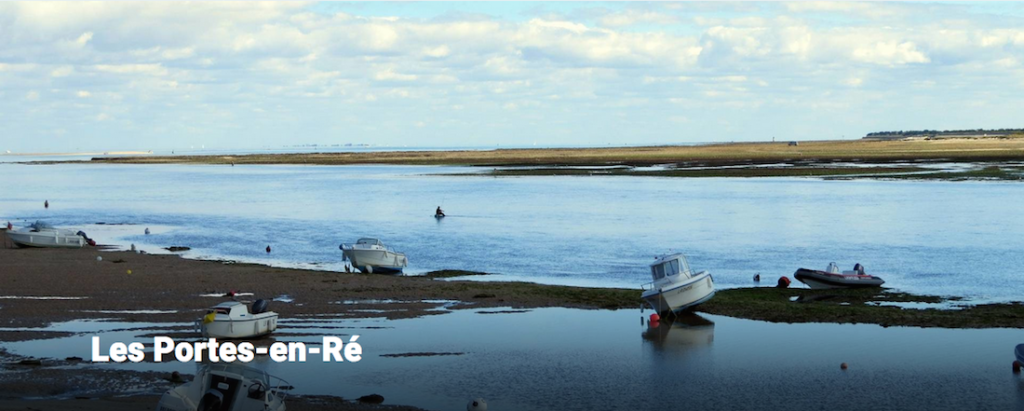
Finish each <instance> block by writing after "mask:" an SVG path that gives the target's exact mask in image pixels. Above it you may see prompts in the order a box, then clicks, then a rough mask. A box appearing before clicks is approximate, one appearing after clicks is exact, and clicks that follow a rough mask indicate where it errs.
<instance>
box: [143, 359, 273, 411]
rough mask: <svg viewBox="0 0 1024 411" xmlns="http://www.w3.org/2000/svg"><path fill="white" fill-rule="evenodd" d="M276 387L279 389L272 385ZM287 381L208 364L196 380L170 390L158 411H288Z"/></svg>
mask: <svg viewBox="0 0 1024 411" xmlns="http://www.w3.org/2000/svg"><path fill="white" fill-rule="evenodd" d="M272 383H276V385H271V384H272ZM290 388H291V387H290V385H289V384H288V382H287V381H285V380H282V379H280V378H277V377H273V376H271V375H269V374H267V373H266V372H263V371H261V370H258V369H256V368H252V367H249V366H246V365H241V364H238V363H220V364H205V365H203V366H202V367H201V368H200V370H199V372H198V373H196V377H195V379H193V380H192V381H191V382H189V383H186V384H182V385H179V386H177V387H174V388H172V389H170V390H168V391H167V392H166V393H164V395H163V396H162V397H160V402H159V403H158V404H157V408H156V409H157V410H158V411H214V410H215V411H285V405H284V398H285V395H286V393H285V392H284V391H285V390H287V389H290Z"/></svg>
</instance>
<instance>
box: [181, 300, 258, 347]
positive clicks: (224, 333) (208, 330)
mask: <svg viewBox="0 0 1024 411" xmlns="http://www.w3.org/2000/svg"><path fill="white" fill-rule="evenodd" d="M252 306H253V309H252V312H251V313H250V312H249V308H248V307H246V306H245V304H242V303H240V302H238V301H228V302H223V303H220V304H217V305H215V306H213V308H210V309H209V310H207V311H206V315H205V316H203V318H200V319H198V320H196V327H197V328H198V329H199V331H200V332H201V333H202V334H203V338H222V339H229V340H230V339H244V338H256V337H261V336H264V335H267V334H270V333H272V332H274V330H276V329H277V313H275V312H273V311H267V302H266V300H256V301H255V302H253V303H252Z"/></svg>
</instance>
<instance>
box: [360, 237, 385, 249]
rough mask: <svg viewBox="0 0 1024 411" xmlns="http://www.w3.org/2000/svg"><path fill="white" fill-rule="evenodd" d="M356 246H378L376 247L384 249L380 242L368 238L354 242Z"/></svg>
mask: <svg viewBox="0 0 1024 411" xmlns="http://www.w3.org/2000/svg"><path fill="white" fill-rule="evenodd" d="M356 244H359V245H367V246H374V245H375V246H378V247H384V243H382V242H380V240H378V239H376V238H368V237H367V238H360V239H359V241H356Z"/></svg>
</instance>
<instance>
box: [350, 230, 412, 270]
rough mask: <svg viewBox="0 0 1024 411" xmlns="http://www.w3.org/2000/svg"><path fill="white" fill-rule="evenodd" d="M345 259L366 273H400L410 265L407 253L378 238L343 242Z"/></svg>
mask: <svg viewBox="0 0 1024 411" xmlns="http://www.w3.org/2000/svg"><path fill="white" fill-rule="evenodd" d="M338 248H340V249H341V253H342V256H343V259H347V260H349V261H351V262H352V266H353V267H355V268H356V269H357V270H359V271H362V272H364V273H383V274H398V273H401V272H402V269H404V268H405V267H406V266H408V265H409V260H408V259H407V258H405V254H403V253H400V252H397V251H395V250H393V249H392V248H391V247H388V246H385V245H384V243H382V242H381V241H380V240H378V239H376V238H360V239H359V240H358V241H356V243H355V244H342V245H340V246H338Z"/></svg>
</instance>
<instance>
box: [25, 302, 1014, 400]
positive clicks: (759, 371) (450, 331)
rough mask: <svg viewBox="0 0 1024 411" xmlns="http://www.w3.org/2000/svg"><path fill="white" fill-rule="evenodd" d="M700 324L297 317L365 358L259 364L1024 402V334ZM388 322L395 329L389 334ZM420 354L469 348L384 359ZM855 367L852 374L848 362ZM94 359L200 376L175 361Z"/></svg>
mask: <svg viewBox="0 0 1024 411" xmlns="http://www.w3.org/2000/svg"><path fill="white" fill-rule="evenodd" d="M687 322H688V324H685V325H679V324H676V325H662V326H661V327H659V329H656V330H648V329H647V327H645V326H642V325H640V323H639V312H638V311H637V310H621V311H584V310H572V309H558V308H551V309H538V310H533V311H530V312H526V313H517V314H489V315H484V314H479V313H478V312H476V311H475V310H458V311H455V312H452V313H448V314H444V315H436V316H429V317H424V318H416V319H408V320H396V321H385V320H374V319H368V320H358V321H355V320H340V321H317V322H310V321H301V320H296V319H289V320H283V322H282V326H281V328H279V330H278V332H279V333H285V332H287V333H295V332H299V333H308V337H304V336H299V337H279V339H287V340H293V341H304V342H307V343H315V342H319V341H320V338H321V337H320V336H321V335H325V334H326V335H332V334H334V335H346V334H359V335H360V338H359V342H360V343H361V344H362V345H363V348H364V358H363V360H362V361H361V362H359V363H323V362H320V360H319V357H315V356H314V357H310V359H309V361H307V362H306V363H281V364H279V363H275V362H272V361H270V360H269V359H268V358H266V357H260V358H258V359H257V360H256V361H255V362H254V363H252V364H251V365H252V366H255V367H257V368H261V369H265V370H267V371H268V372H269V373H270V374H272V375H275V376H278V377H281V378H284V379H285V380H287V381H289V382H290V383H292V385H294V386H295V387H296V389H295V391H293V392H294V393H299V394H331V395H340V396H344V397H348V398H354V397H358V396H361V395H366V394H370V393H379V394H382V395H384V397H385V398H386V399H387V400H388V403H393V404H413V405H417V406H421V407H425V408H428V409H434V410H459V409H463V408H464V407H465V403H466V401H467V400H468V399H471V398H477V397H483V398H485V399H486V400H487V401H488V405H489V408H490V409H494V410H523V411H525V410H538V411H547V410H551V411H564V410H579V411H593V410H641V409H683V407H685V409H749V410H791V409H821V410H854V409H856V410H865V409H877V410H907V409H921V410H938V409H944V410H945V409H948V410H965V409H971V410H975V409H979V410H980V409H986V410H988V409H991V410H1009V409H1021V407H1024V382H1022V381H1024V380H1021V378H1020V377H1019V376H1016V375H1013V374H1012V373H1011V372H1010V364H1011V362H1012V361H1013V353H1012V350H1013V347H1014V345H1015V344H1017V343H1019V342H1020V340H1021V337H1022V334H1021V331H1020V330H1011V329H993V330H947V329H919V328H901V327H891V328H882V327H880V326H874V325H825V324H800V325H786V324H768V323H762V322H756V321H748V320H738V319H733V318H728V317H719V316H711V315H707V316H703V317H691V318H690V319H688V321H687ZM150 325H152V326H157V327H162V328H163V329H165V330H173V329H175V328H176V326H175V325H174V324H150ZM139 326H140V324H138V323H134V324H120V323H104V322H72V323H64V324H55V325H53V326H52V327H51V329H54V330H69V331H77V332H84V333H85V334H82V335H79V336H75V337H67V338H59V339H54V340H47V341H31V342H15V343H7V344H5V348H6V349H7V350H8V351H10V352H13V353H16V354H22V355H31V356H37V357H58V358H62V357H64V356H69V355H77V356H81V357H83V358H89V355H90V351H89V350H90V348H89V347H90V338H91V336H92V335H94V334H95V335H100V336H101V338H102V339H103V341H104V342H107V343H109V342H110V341H115V340H117V341H143V342H148V341H149V339H148V338H141V337H138V336H139V335H141V334H144V333H151V332H154V330H147V331H128V330H126V329H128V328H136V327H139ZM296 326H302V327H308V328H301V329H300V328H295V327H296ZM381 326H383V327H386V328H383V329H377V328H376V327H381ZM338 327H343V328H340V329H339V328H338ZM363 327H375V328H363ZM104 351H106V350H104ZM409 352H461V353H464V354H463V355H461V356H446V357H419V358H386V357H381V356H380V355H381V354H395V353H409ZM842 362H847V363H849V364H850V368H849V369H848V370H846V371H843V370H840V367H839V364H840V363H842ZM96 367H118V368H127V369H137V370H157V371H162V372H170V371H172V370H179V371H183V372H190V373H191V372H194V370H195V365H193V364H182V363H176V362H171V363H161V364H152V363H149V364H106V365H99V366H96ZM683 404H685V406H684V405H683Z"/></svg>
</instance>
